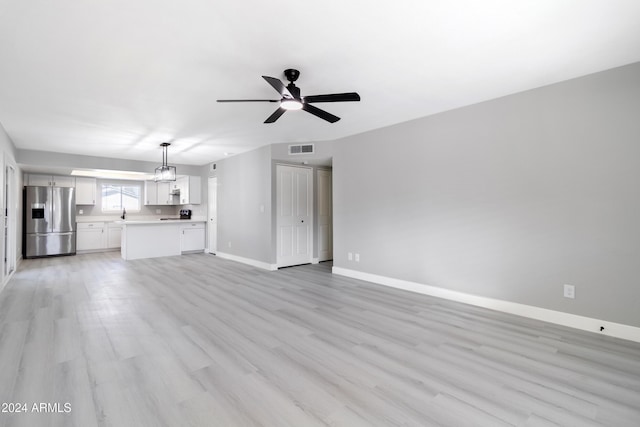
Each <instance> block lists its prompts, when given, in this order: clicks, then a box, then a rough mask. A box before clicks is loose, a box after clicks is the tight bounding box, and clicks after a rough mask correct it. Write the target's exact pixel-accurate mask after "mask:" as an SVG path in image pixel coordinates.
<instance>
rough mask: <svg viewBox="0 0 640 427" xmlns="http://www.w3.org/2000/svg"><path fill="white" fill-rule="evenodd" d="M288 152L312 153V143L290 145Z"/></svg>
mask: <svg viewBox="0 0 640 427" xmlns="http://www.w3.org/2000/svg"><path fill="white" fill-rule="evenodd" d="M289 154H313V144H299V145H290V146H289Z"/></svg>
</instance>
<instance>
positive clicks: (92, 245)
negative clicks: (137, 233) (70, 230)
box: [76, 222, 122, 251]
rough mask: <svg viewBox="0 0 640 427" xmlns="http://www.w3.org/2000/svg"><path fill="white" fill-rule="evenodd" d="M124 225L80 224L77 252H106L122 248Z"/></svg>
mask: <svg viewBox="0 0 640 427" xmlns="http://www.w3.org/2000/svg"><path fill="white" fill-rule="evenodd" d="M121 235H122V225H120V224H116V223H112V222H79V223H78V231H77V241H76V250H77V251H104V250H107V249H117V248H119V247H120V240H121Z"/></svg>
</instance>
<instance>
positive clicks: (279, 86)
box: [262, 76, 293, 99]
mask: <svg viewBox="0 0 640 427" xmlns="http://www.w3.org/2000/svg"><path fill="white" fill-rule="evenodd" d="M262 78H263V79H265V80H266V81H267V83H269V84H270V85H271V86H272V87H273V88H274V89H275V90H276V91H278V93H279V94H280V95H282V97H283V98H292V99H293V95H291V92H289V89H287V87H286V86H285V85H284V83H282V81H281V80H280V79H276V78H275V77H269V76H262Z"/></svg>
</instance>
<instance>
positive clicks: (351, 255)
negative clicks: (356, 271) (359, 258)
mask: <svg viewBox="0 0 640 427" xmlns="http://www.w3.org/2000/svg"><path fill="white" fill-rule="evenodd" d="M347 259H348V260H349V261H353V254H352V253H351V252H349V253H348V254H347Z"/></svg>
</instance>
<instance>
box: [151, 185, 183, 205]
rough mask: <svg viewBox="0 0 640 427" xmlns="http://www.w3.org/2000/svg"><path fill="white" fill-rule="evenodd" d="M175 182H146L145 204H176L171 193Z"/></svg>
mask: <svg viewBox="0 0 640 427" xmlns="http://www.w3.org/2000/svg"><path fill="white" fill-rule="evenodd" d="M172 184H173V183H169V182H155V181H145V182H144V204H145V205H148V206H149V205H150V206H158V205H174V204H175V203H173V197H172V196H171V195H170V194H169V191H170V187H171V185H172Z"/></svg>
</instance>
